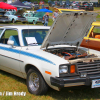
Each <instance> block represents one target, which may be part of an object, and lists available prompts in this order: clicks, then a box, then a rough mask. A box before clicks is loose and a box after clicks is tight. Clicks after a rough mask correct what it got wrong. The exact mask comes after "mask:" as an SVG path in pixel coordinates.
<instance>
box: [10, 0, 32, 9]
mask: <svg viewBox="0 0 100 100" xmlns="http://www.w3.org/2000/svg"><path fill="white" fill-rule="evenodd" d="M10 5H12V6H15V7H18V8H26V9H31V6H27V5H24V4H23V3H22V2H20V1H19V0H18V1H15V2H13V3H11V4H10Z"/></svg>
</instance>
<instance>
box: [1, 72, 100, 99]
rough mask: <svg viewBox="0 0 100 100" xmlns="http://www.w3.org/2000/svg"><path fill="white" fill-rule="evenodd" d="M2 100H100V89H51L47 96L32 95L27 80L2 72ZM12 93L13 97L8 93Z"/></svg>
mask: <svg viewBox="0 0 100 100" xmlns="http://www.w3.org/2000/svg"><path fill="white" fill-rule="evenodd" d="M15 91H16V92H22V91H23V92H26V96H15V95H14V94H13V93H14V92H15ZM0 92H2V93H4V92H5V93H4V96H0V100H99V99H100V88H95V89H91V87H90V86H79V87H68V88H65V89H62V90H61V91H55V90H53V89H51V88H50V89H49V90H48V92H47V94H46V95H43V96H36V95H33V94H30V93H29V92H28V90H27V87H26V80H24V79H22V78H19V77H17V76H14V75H12V74H9V73H6V72H3V71H0ZM8 92H12V95H11V96H7V95H6V93H8Z"/></svg>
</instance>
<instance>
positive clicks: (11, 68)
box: [0, 12, 100, 95]
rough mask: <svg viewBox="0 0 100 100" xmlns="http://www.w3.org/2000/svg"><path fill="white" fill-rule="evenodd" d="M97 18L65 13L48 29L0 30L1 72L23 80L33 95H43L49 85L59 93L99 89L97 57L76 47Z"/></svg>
mask: <svg viewBox="0 0 100 100" xmlns="http://www.w3.org/2000/svg"><path fill="white" fill-rule="evenodd" d="M96 15H97V14H95V13H92V12H89V13H88V12H83V13H82V14H81V12H77V13H76V12H68V13H62V14H60V15H59V16H58V17H57V19H56V20H55V22H54V23H53V25H52V26H51V27H49V26H32V25H31V26H26V25H24V26H23V25H22V26H18V25H17V26H4V27H0V34H1V35H0V70H4V71H7V72H9V73H11V74H14V75H17V76H19V77H22V78H24V79H26V84H27V88H28V91H29V92H30V93H32V94H35V95H42V94H45V93H46V92H47V90H48V87H49V86H50V87H51V88H53V89H55V90H58V91H59V90H60V89H61V88H65V87H70V86H80V85H91V86H92V88H95V87H100V84H99V83H97V81H99V80H100V67H99V66H100V65H99V63H100V58H98V56H97V55H93V54H89V53H87V51H84V50H83V49H84V48H82V47H81V48H80V47H79V45H80V43H81V41H82V38H83V37H84V35H85V34H86V32H87V30H89V28H90V25H91V23H92V22H93V21H94V18H95V17H96ZM59 19H60V20H59ZM83 22H84V23H83ZM59 23H60V24H59ZM62 26H63V27H62ZM61 28H62V29H61ZM9 33H10V34H9ZM5 62H6V63H5Z"/></svg>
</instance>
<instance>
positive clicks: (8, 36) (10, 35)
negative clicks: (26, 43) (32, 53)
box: [0, 29, 20, 46]
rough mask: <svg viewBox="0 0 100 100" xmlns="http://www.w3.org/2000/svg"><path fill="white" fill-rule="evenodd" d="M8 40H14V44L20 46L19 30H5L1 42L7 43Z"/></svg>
mask: <svg viewBox="0 0 100 100" xmlns="http://www.w3.org/2000/svg"><path fill="white" fill-rule="evenodd" d="M8 40H12V41H14V46H20V44H19V39H18V32H17V31H16V30H8V29H7V30H5V32H4V34H3V36H2V37H1V40H0V43H3V44H7V41H8Z"/></svg>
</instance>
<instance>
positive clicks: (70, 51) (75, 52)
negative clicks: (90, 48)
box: [45, 47, 96, 60]
mask: <svg viewBox="0 0 100 100" xmlns="http://www.w3.org/2000/svg"><path fill="white" fill-rule="evenodd" d="M45 51H47V52H49V53H52V54H55V55H57V56H59V57H61V58H64V59H65V60H72V59H77V58H90V57H96V56H95V55H93V54H91V55H89V54H88V53H87V52H86V51H84V50H82V49H77V48H76V47H68V48H66V47H63V48H48V49H46V50H45Z"/></svg>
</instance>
